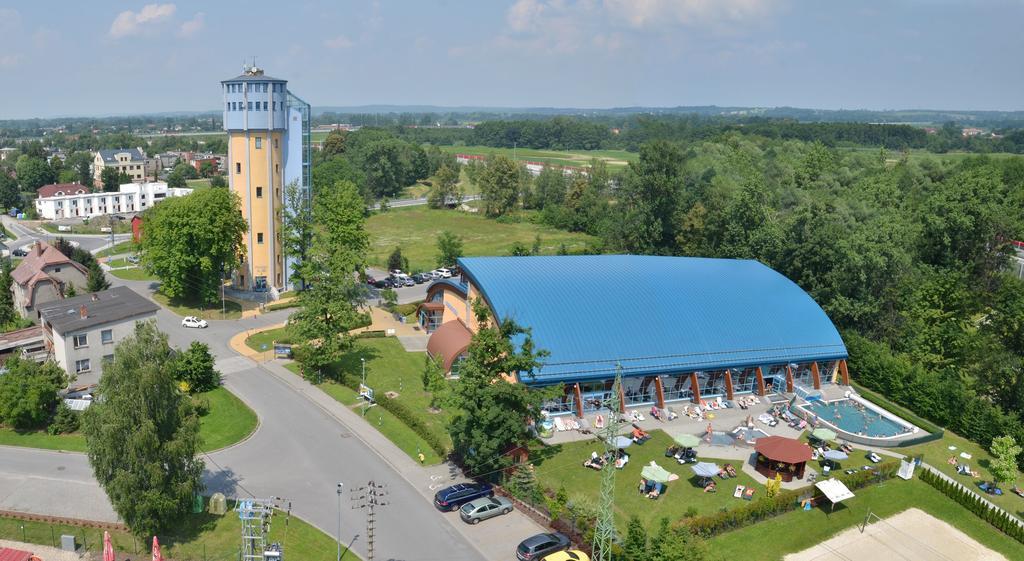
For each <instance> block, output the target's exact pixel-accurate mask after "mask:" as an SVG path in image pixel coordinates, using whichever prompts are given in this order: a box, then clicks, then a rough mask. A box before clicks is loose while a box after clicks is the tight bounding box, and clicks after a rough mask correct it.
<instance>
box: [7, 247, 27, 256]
mask: <svg viewBox="0 0 1024 561" xmlns="http://www.w3.org/2000/svg"><path fill="white" fill-rule="evenodd" d="M11 255H13V256H15V257H25V256H26V255H28V251H26V250H25V248H23V247H18V248H15V249H14V250H13V251H11Z"/></svg>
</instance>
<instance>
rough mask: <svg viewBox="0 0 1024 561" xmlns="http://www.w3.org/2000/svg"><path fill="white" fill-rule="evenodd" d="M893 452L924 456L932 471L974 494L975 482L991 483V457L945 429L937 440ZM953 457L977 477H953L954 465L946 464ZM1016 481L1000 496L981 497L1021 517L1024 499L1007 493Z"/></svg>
mask: <svg viewBox="0 0 1024 561" xmlns="http://www.w3.org/2000/svg"><path fill="white" fill-rule="evenodd" d="M950 446H956V450H950V449H949V447H950ZM896 451H897V452H900V453H902V454H906V455H907V456H910V457H917V456H924V461H925V463H927V464H930V465H931V466H932V467H934V468H935V469H937V470H939V471H941V472H942V473H945V474H946V475H948V476H950V477H952V478H953V479H955V480H957V481H959V482H960V483H962V484H964V485H965V486H967V487H970V488H972V489H974V491H975V492H978V493H980V491H979V490H978V488H977V484H978V483H981V482H982V481H991V480H992V474H991V473H990V472H989V471H988V467H989V465H991V464H990V462H991V460H992V455H991V454H989V453H988V451H986V450H985V449H984V448H982V447H981V446H980V445H979V444H977V443H975V442H971V441H970V440H967V439H966V438H963V437H962V436H958V435H956V434H954V433H952V432H950V431H948V430H947V431H945V434H944V435H943V437H942V439H941V440H936V441H935V442H928V443H925V444H918V445H917V446H910V447H907V448H899V449H897V450H896ZM961 452H967V453H968V454H970V455H971V459H970V460H968V459H965V458H961V457H960V453H961ZM953 456H955V457H956V460H957V461H958V462H961V463H965V464H967V465H969V466H971V469H973V470H975V471H977V472H979V473H980V474H981V477H979V478H977V479H974V478H972V477H970V476H967V475H959V474H957V473H956V466H955V465H952V464H949V463H948V462H947V460H948V459H949V458H950V457H953ZM1019 482H1020V478H1019V474H1018V479H1017V480H1016V481H1014V482H1010V483H1005V484H1003V490H1004V491H1005V493H1004V494H1003V495H1001V496H994V495H986V497H985V498H987V499H988V500H989V501H991V502H993V503H994V504H996V505H998V506H1000V507H1002V508H1003V509H1005V510H1006V511H1007V512H1010V513H1012V514H1016V515H1017V516H1024V498H1021V497H1018V496H1017V495H1015V494H1013V493H1012V492H1010V489H1011V488H1012V486H1013V485H1014V483H1019Z"/></svg>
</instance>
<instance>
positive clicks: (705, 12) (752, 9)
mask: <svg viewBox="0 0 1024 561" xmlns="http://www.w3.org/2000/svg"><path fill="white" fill-rule="evenodd" d="M777 4H778V2H777V1H776V0H604V7H605V9H606V10H607V11H608V16H609V18H610V19H612V20H613V21H614V20H621V21H624V22H626V23H627V24H628V25H629V26H631V27H634V28H648V27H663V26H671V25H718V24H727V23H736V22H741V21H747V20H752V19H756V18H759V17H763V16H765V15H768V14H769V13H770V12H771V11H772V10H773V8H775V6H776V5H777Z"/></svg>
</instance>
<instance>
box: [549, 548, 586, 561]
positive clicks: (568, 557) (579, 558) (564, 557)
mask: <svg viewBox="0 0 1024 561" xmlns="http://www.w3.org/2000/svg"><path fill="white" fill-rule="evenodd" d="M543 561H590V557H589V556H588V555H587V554H586V553H583V552H582V551H580V550H578V549H570V550H569V551H559V552H556V553H552V554H551V555H548V556H547V557H545V558H544V559H543Z"/></svg>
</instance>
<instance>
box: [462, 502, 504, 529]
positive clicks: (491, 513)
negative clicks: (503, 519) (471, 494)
mask: <svg viewBox="0 0 1024 561" xmlns="http://www.w3.org/2000/svg"><path fill="white" fill-rule="evenodd" d="M510 512H512V501H510V500H508V499H506V498H505V497H485V498H483V499H477V500H475V501H472V502H468V503H466V504H464V505H462V508H460V509H459V516H461V517H462V520H463V521H464V522H469V523H470V524H478V523H479V522H480V521H481V520H487V519H488V518H494V517H495V516H498V515H500V514H508V513H510Z"/></svg>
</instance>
